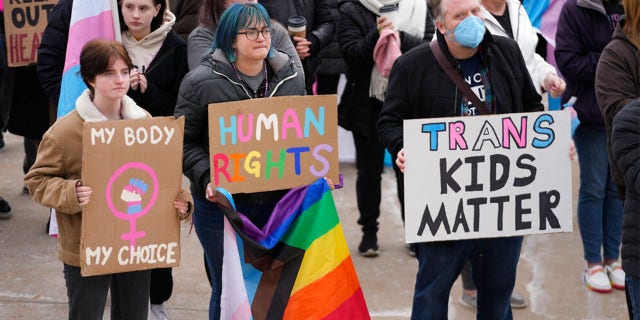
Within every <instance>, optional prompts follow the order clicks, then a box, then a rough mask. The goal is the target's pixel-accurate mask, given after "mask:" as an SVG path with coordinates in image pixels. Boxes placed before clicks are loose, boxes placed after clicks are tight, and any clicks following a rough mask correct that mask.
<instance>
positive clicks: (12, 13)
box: [2, 0, 58, 67]
mask: <svg viewBox="0 0 640 320" xmlns="http://www.w3.org/2000/svg"><path fill="white" fill-rule="evenodd" d="M2 2H3V4H4V30H5V39H3V40H4V44H3V45H6V46H7V64H8V66H9V67H19V66H25V65H28V64H30V63H35V62H36V61H37V58H38V47H39V46H40V41H41V39H42V33H43V32H44V29H45V27H46V26H47V22H48V21H49V20H48V19H49V13H50V12H51V9H53V7H54V6H55V5H56V3H58V0H39V1H18V0H2Z"/></svg>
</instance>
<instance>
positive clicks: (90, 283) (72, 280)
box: [63, 264, 151, 320]
mask: <svg viewBox="0 0 640 320" xmlns="http://www.w3.org/2000/svg"><path fill="white" fill-rule="evenodd" d="M63 273H64V279H65V282H66V285H67V297H68V299H69V319H70V320H72V319H78V320H101V319H102V315H103V313H104V306H105V303H106V301H107V292H108V291H109V289H111V319H112V320H116V319H117V320H120V319H127V320H147V316H148V313H149V277H150V274H151V270H142V271H132V272H122V273H113V274H106V275H99V276H89V277H83V276H81V275H80V268H79V267H74V266H70V265H68V264H64V269H63Z"/></svg>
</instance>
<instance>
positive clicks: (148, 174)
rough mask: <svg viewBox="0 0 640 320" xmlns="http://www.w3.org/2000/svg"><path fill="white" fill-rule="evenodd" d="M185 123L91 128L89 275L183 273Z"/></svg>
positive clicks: (84, 253)
mask: <svg viewBox="0 0 640 320" xmlns="http://www.w3.org/2000/svg"><path fill="white" fill-rule="evenodd" d="M183 137H184V118H179V119H175V118H173V117H157V118H149V119H140V120H120V121H104V122H85V123H84V128H83V144H82V181H83V183H84V184H85V185H87V186H90V187H91V188H92V189H93V194H92V195H91V200H90V201H89V204H88V205H87V206H85V207H84V209H83V212H82V237H81V240H80V260H81V272H82V275H83V276H89V275H98V274H107V273H116V272H126V271H133V270H144V269H152V268H159V267H171V266H177V265H178V264H179V262H180V223H179V219H178V216H177V213H176V209H175V207H174V205H173V201H174V200H175V199H176V198H177V196H178V193H179V192H180V189H181V186H182V143H183Z"/></svg>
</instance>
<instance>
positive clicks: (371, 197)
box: [353, 131, 404, 235]
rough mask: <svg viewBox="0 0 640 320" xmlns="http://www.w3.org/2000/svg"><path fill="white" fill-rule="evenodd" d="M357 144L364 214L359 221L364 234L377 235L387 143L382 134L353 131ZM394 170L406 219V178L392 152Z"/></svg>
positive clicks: (360, 206)
mask: <svg viewBox="0 0 640 320" xmlns="http://www.w3.org/2000/svg"><path fill="white" fill-rule="evenodd" d="M353 141H354V144H355V148H356V169H357V170H358V173H357V177H356V198H357V202H358V210H359V211H360V218H359V219H358V224H360V225H361V226H362V232H363V233H364V234H372V235H375V234H376V232H377V231H378V217H379V216H380V200H381V186H380V183H381V180H382V170H383V169H384V151H385V149H384V146H383V145H382V143H380V141H379V140H378V136H377V135H376V134H375V133H374V132H371V133H370V134H368V135H364V134H360V133H357V132H355V131H354V132H353ZM392 162H393V170H394V171H395V174H396V183H397V187H398V190H397V191H398V199H399V201H400V208H401V215H402V220H403V221H404V201H403V199H404V179H403V176H402V172H400V169H399V168H398V167H397V166H396V164H395V155H392Z"/></svg>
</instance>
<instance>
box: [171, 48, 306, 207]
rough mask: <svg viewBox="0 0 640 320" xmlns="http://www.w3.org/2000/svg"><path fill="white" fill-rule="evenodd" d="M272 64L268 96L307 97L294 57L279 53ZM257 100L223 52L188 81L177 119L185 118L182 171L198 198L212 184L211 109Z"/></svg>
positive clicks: (177, 109)
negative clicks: (232, 103) (247, 100)
mask: <svg viewBox="0 0 640 320" xmlns="http://www.w3.org/2000/svg"><path fill="white" fill-rule="evenodd" d="M274 51H275V50H274ZM268 62H269V65H270V66H271V70H273V74H271V73H270V77H269V92H268V96H292V95H304V93H305V88H304V77H302V70H300V69H297V68H296V66H295V64H294V62H293V59H291V57H289V56H288V55H286V54H285V53H283V52H281V51H275V56H274V57H273V58H271V59H269V60H268ZM263 85H264V84H263ZM255 97H256V96H255V95H254V94H253V91H252V90H251V89H250V88H247V87H246V86H245V85H244V83H241V82H239V81H238V80H237V78H236V73H235V71H234V69H233V67H232V66H231V64H230V63H229V61H228V60H227V58H226V57H225V55H224V53H222V51H221V50H220V49H218V50H216V51H214V52H213V53H212V54H211V55H210V57H209V59H206V60H203V62H202V64H201V65H199V66H198V67H197V68H195V69H193V70H192V71H190V72H189V73H188V74H187V75H186V76H185V77H184V79H183V81H182V85H181V86H180V94H179V95H178V103H177V105H176V110H175V116H176V117H180V116H184V117H185V124H184V153H183V165H182V167H183V172H184V174H185V176H187V177H188V178H189V180H190V181H191V193H192V194H193V196H194V197H196V198H198V199H203V200H204V199H205V194H204V191H205V188H206V186H207V184H208V183H209V182H211V177H210V158H209V154H210V153H209V129H208V105H209V104H210V103H218V102H229V101H238V100H246V99H252V98H255ZM234 198H235V197H234Z"/></svg>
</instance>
